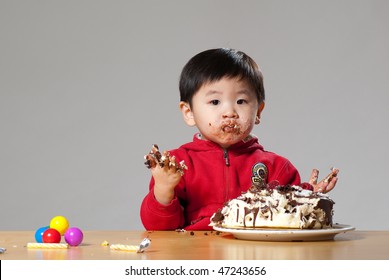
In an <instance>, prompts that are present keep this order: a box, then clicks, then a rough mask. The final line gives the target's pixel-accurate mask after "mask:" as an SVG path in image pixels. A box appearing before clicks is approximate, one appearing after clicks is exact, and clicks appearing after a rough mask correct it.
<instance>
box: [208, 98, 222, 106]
mask: <svg viewBox="0 0 389 280" xmlns="http://www.w3.org/2000/svg"><path fill="white" fill-rule="evenodd" d="M210 103H211V104H212V105H218V104H220V101H219V100H216V99H215V100H211V102H210Z"/></svg>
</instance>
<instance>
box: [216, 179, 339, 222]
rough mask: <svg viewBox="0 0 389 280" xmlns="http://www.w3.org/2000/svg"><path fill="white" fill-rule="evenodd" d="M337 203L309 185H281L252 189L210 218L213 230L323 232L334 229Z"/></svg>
mask: <svg viewBox="0 0 389 280" xmlns="http://www.w3.org/2000/svg"><path fill="white" fill-rule="evenodd" d="M333 205H334V202H333V201H332V199H330V198H329V196H328V195H326V194H323V193H317V192H313V189H312V188H311V186H310V185H309V184H305V185H302V186H293V185H285V186H281V185H279V184H278V182H271V183H270V184H262V185H252V186H251V187H250V189H249V190H248V191H247V192H244V193H242V194H241V195H240V196H239V197H237V198H235V199H232V200H229V201H228V202H226V203H225V204H224V206H223V207H222V208H221V209H219V210H218V211H217V212H216V213H214V214H213V216H212V217H211V222H210V226H216V227H224V228H240V229H241V228H246V229H256V228H284V229H285V228H289V229H322V228H330V227H332V216H333Z"/></svg>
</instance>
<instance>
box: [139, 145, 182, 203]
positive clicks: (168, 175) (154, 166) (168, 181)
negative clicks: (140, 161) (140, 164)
mask: <svg viewBox="0 0 389 280" xmlns="http://www.w3.org/2000/svg"><path fill="white" fill-rule="evenodd" d="M145 165H146V166H147V168H149V169H150V170H151V174H152V175H153V178H154V196H155V198H156V199H157V201H158V202H159V203H161V204H169V203H170V202H171V200H172V199H173V198H174V188H175V187H176V186H177V185H178V183H179V182H180V180H181V177H182V176H183V175H184V170H185V169H187V167H186V165H185V163H184V162H183V161H181V162H180V163H177V162H176V158H175V157H174V156H170V153H169V152H168V151H164V152H163V153H161V152H160V151H159V148H158V146H157V145H153V147H152V149H151V151H150V153H148V154H147V155H145Z"/></svg>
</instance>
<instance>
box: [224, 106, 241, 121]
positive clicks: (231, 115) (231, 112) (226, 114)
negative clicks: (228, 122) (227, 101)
mask: <svg viewBox="0 0 389 280" xmlns="http://www.w3.org/2000/svg"><path fill="white" fill-rule="evenodd" d="M237 117H238V113H237V112H236V111H235V110H234V109H233V108H229V109H227V110H225V111H224V113H223V118H234V119H236V118H237Z"/></svg>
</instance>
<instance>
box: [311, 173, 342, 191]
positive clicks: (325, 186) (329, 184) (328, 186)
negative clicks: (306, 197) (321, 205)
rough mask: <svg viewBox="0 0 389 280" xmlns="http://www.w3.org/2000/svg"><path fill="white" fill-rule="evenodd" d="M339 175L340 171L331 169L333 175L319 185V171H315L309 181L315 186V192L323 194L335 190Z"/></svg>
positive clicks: (329, 175)
mask: <svg viewBox="0 0 389 280" xmlns="http://www.w3.org/2000/svg"><path fill="white" fill-rule="evenodd" d="M338 173H339V169H336V168H331V173H330V174H328V175H327V176H326V177H325V178H324V179H323V180H321V181H320V182H319V183H318V182H317V181H318V177H319V170H317V169H313V170H312V173H311V177H310V179H309V183H310V184H311V185H312V186H313V191H314V192H321V193H328V192H329V191H331V190H332V189H333V188H335V185H336V182H337V181H338V177H337V175H338Z"/></svg>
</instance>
